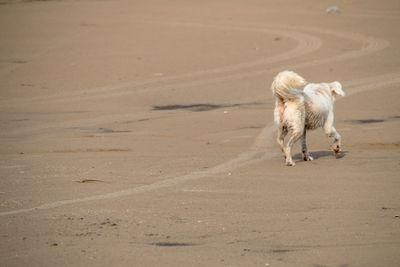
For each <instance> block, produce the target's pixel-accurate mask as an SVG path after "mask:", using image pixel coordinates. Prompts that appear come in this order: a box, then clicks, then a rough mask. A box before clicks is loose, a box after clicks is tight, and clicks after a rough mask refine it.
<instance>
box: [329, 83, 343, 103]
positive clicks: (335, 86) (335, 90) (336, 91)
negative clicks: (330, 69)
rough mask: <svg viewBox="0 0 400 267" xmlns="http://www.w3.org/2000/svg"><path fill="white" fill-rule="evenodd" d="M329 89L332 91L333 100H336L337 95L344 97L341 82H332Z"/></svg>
mask: <svg viewBox="0 0 400 267" xmlns="http://www.w3.org/2000/svg"><path fill="white" fill-rule="evenodd" d="M329 88H330V90H331V95H332V99H333V100H335V99H336V95H340V96H344V95H345V94H344V92H343V90H342V85H341V84H340V82H332V83H330V84H329Z"/></svg>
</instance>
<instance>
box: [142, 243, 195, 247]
mask: <svg viewBox="0 0 400 267" xmlns="http://www.w3.org/2000/svg"><path fill="white" fill-rule="evenodd" d="M149 245H152V246H157V247H188V246H195V245H196V244H191V243H174V242H156V243H150V244H149Z"/></svg>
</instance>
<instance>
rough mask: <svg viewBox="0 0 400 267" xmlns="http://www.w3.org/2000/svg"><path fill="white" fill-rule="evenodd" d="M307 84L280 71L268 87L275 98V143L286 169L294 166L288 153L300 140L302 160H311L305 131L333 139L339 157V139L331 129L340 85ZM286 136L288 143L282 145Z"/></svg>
mask: <svg viewBox="0 0 400 267" xmlns="http://www.w3.org/2000/svg"><path fill="white" fill-rule="evenodd" d="M306 84H307V82H306V81H305V80H304V78H302V77H301V76H300V75H298V74H297V73H295V72H292V71H282V72H280V73H278V75H277V76H276V77H275V79H274V81H273V83H272V87H271V89H272V93H273V94H274V96H275V98H276V101H275V110H274V121H275V123H276V124H277V125H278V138H277V142H278V144H279V145H280V148H281V150H282V153H283V156H284V158H285V159H286V165H288V166H294V165H295V163H294V162H293V160H292V156H291V149H292V146H293V144H294V143H295V142H296V141H297V140H299V139H301V141H302V142H301V149H302V153H303V158H304V160H305V161H311V160H313V158H312V157H311V155H310V153H309V152H308V148H307V142H306V132H307V130H313V129H317V128H320V127H321V128H323V129H324V131H325V133H326V134H327V136H328V137H330V138H332V139H333V145H332V149H333V151H334V152H335V154H338V153H340V147H341V137H340V135H339V134H338V132H337V131H336V129H335V127H333V120H334V115H333V106H334V102H335V99H336V95H341V96H344V92H343V90H342V85H341V84H340V83H339V82H332V83H318V84H316V83H310V84H307V85H306ZM305 85H306V86H305ZM303 86H305V87H304V89H303V90H301V88H302V87H303ZM287 134H289V140H288V141H287V142H286V144H284V140H285V137H286V135H287Z"/></svg>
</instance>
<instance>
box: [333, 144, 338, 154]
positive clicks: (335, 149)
mask: <svg viewBox="0 0 400 267" xmlns="http://www.w3.org/2000/svg"><path fill="white" fill-rule="evenodd" d="M332 150H333V153H335V155H338V154H339V153H340V146H339V145H333V146H332Z"/></svg>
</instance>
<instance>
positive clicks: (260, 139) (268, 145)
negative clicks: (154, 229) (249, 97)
mask: <svg viewBox="0 0 400 267" xmlns="http://www.w3.org/2000/svg"><path fill="white" fill-rule="evenodd" d="M303 29H305V28H303ZM307 29H308V30H311V31H317V32H318V31H319V32H321V31H322V30H319V29H317V28H307ZM323 32H325V33H331V34H334V35H339V36H342V37H345V38H346V37H347V38H352V39H356V40H360V39H361V41H363V42H364V44H365V45H363V46H362V47H361V49H360V50H355V51H350V52H348V53H345V54H341V55H338V56H336V57H333V58H330V59H329V58H328V59H322V60H316V61H313V62H310V63H308V62H306V63H299V64H297V65H296V66H297V67H305V66H312V65H315V64H323V63H328V62H331V61H339V60H345V59H350V58H356V57H360V56H364V55H366V54H369V53H372V52H375V51H378V50H381V49H384V48H385V47H387V46H388V42H385V41H379V39H376V38H373V37H364V36H363V35H361V34H349V33H343V32H332V31H326V30H325V31H323ZM371 38H372V39H371ZM377 40H378V41H377ZM256 73H257V74H256V75H260V74H264V73H265V71H261V72H256ZM254 74H255V73H254V72H252V73H251V75H254ZM246 75H249V74H248V73H247V74H246ZM230 77H231V76H230ZM398 83H400V74H399V73H393V74H387V75H383V76H378V77H375V78H367V79H363V80H357V81H354V82H351V81H350V82H348V84H349V86H352V84H355V86H353V87H351V88H350V89H349V90H347V91H346V92H347V93H348V94H350V95H351V94H355V93H358V92H362V91H366V90H371V89H375V88H377V87H385V86H389V85H393V84H398ZM273 131H274V125H273V123H269V124H267V126H266V127H264V129H263V130H262V131H261V133H260V134H259V135H258V136H257V137H256V139H255V141H254V143H253V145H252V146H251V147H250V149H249V150H248V151H245V152H243V153H241V154H239V155H238V156H237V157H236V158H234V159H232V160H229V161H227V162H224V163H221V164H219V165H217V166H215V167H213V168H211V169H208V170H205V171H198V172H193V173H190V174H187V175H183V176H178V177H173V178H169V179H165V180H163V181H160V182H156V183H154V184H151V185H144V186H139V187H134V188H130V189H126V190H120V191H116V192H113V193H107V194H101V195H94V196H89V197H84V198H77V199H69V200H61V201H56V202H51V203H48V204H43V205H40V206H37V207H33V208H27V209H18V210H12V211H6V212H0V216H6V215H12V214H20V213H26V212H31V211H37V210H47V209H52V208H57V207H61V206H65V205H71V204H77V203H82V202H88V201H95V200H106V199H113V198H117V197H124V196H130V195H134V194H137V193H142V192H148V191H151V190H156V189H162V188H166V187H171V186H174V185H177V184H181V183H184V182H188V181H191V180H197V179H201V178H204V177H209V176H212V175H217V174H220V173H224V172H227V171H232V170H234V169H237V168H240V167H243V166H247V165H250V164H254V163H256V162H261V161H263V160H266V159H270V158H272V157H274V156H275V155H276V154H278V153H277V150H275V151H276V152H275V151H273V142H272V139H273V137H272V133H273ZM269 149H271V150H272V152H271V151H268V150H269Z"/></svg>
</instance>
